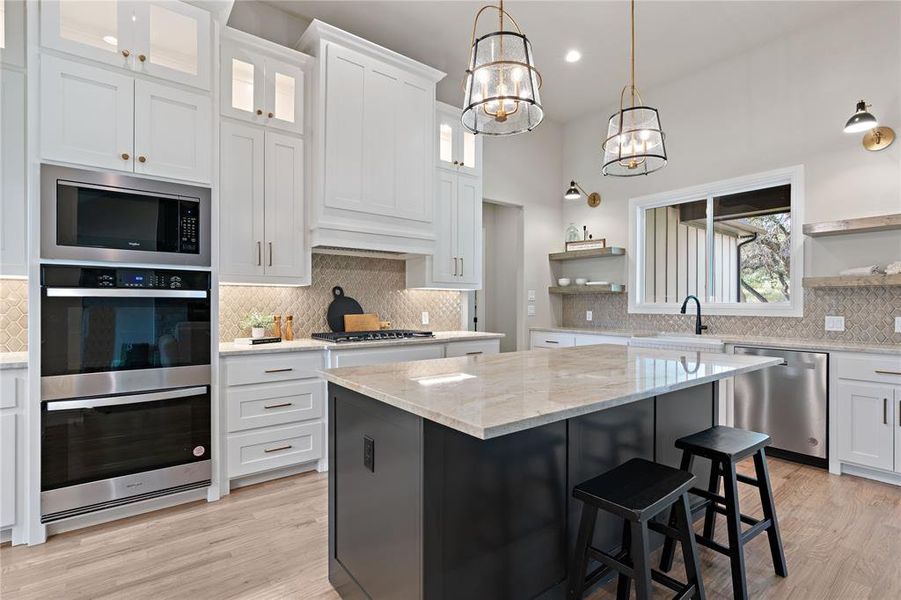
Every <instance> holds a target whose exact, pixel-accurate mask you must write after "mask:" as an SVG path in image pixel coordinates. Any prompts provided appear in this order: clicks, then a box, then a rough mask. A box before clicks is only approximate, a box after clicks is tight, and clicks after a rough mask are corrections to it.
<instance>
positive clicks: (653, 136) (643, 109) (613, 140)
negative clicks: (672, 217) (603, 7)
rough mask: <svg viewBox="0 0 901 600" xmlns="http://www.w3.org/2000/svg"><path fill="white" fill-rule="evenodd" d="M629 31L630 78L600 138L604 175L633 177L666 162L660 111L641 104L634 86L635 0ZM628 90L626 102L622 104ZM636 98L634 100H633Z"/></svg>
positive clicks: (658, 167) (640, 98)
mask: <svg viewBox="0 0 901 600" xmlns="http://www.w3.org/2000/svg"><path fill="white" fill-rule="evenodd" d="M631 23H632V34H631V40H632V43H631V45H630V50H629V56H630V68H631V74H630V82H629V85H627V86H625V87H624V88H623V90H622V92H620V95H619V111H617V112H616V113H615V114H614V115H613V116H611V117H610V121H609V123H608V124H607V139H605V140H604V143H603V148H604V167H603V169H602V172H603V173H604V175H613V176H616V177H634V176H635V175H647V174H649V173H652V172H654V171H656V170H658V169H660V168H662V167H663V166H664V165H666V146H665V145H664V143H663V138H664V135H663V130H662V129H661V128H660V115H659V114H658V112H657V109H656V108H653V107H651V106H646V105H644V100H643V99H642V97H641V94H640V93H639V92H638V88H637V87H635V0H632V2H631ZM627 92H628V93H629V96H630V103H629V106H628V107H626V105H625V98H626V93H627ZM636 98H637V100H638V103H637V104H636Z"/></svg>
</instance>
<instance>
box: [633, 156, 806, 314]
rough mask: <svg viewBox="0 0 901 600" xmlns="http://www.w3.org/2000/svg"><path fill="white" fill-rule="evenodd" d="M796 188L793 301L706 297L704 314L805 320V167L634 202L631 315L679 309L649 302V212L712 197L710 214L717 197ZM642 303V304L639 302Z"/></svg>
mask: <svg viewBox="0 0 901 600" xmlns="http://www.w3.org/2000/svg"><path fill="white" fill-rule="evenodd" d="M785 184H789V185H791V209H790V211H789V214H790V216H791V224H792V233H791V258H790V269H791V273H790V277H789V281H790V286H791V299H790V300H789V301H788V302H773V303H759V304H758V303H754V304H751V303H747V302H720V303H713V302H708V301H707V300H706V299H704V298H701V303H702V305H703V311H704V313H705V314H709V315H731V316H758V317H802V316H804V288H803V286H802V279H803V269H804V236H803V234H802V233H801V227H802V224H803V223H804V205H805V200H804V166H803V165H796V166H792V167H786V168H782V169H774V170H772V171H765V172H762V173H755V174H752V175H744V176H741V177H734V178H731V179H722V180H719V181H714V182H711V183H705V184H702V185H697V186H692V187H687V188H681V189H678V190H670V191H666V192H659V193H656V194H650V195H647V196H639V197H636V198H630V199H629V245H628V252H627V256H628V259H629V260H628V269H629V272H628V280H629V281H628V288H627V292H628V294H627V295H628V298H629V306H628V311H629V313H632V314H671V313H673V312H675V311H678V310H679V307H680V306H681V301H679V302H667V303H656V302H644V301H643V298H644V289H643V287H644V280H645V277H644V275H645V273H644V265H645V237H644V235H645V231H646V228H645V210H646V209H648V208H659V207H663V206H671V205H673V204H681V203H683V202H688V201H697V200H699V199H700V198H707V205H708V214H710V207H711V205H712V203H713V197H714V196H721V195H726V194H737V193H741V192H748V191H752V190H755V189H760V188H765V187H774V186H778V185H785ZM712 238H713V230H712V229H710V228H708V232H707V244H706V247H707V250H708V252H707V254H706V260H707V269H706V270H707V289H708V290H709V289H712V287H711V284H712V283H713V282H714V270H713V269H712V262H713V260H714V258H713V253H712V252H709V250H710V249H711V245H712ZM639 298H641V299H642V301H641V302H639V301H638V299H639Z"/></svg>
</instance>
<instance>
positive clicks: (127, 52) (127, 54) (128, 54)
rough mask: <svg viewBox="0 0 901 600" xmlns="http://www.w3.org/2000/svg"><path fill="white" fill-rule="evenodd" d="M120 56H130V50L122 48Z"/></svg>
mask: <svg viewBox="0 0 901 600" xmlns="http://www.w3.org/2000/svg"><path fill="white" fill-rule="evenodd" d="M122 56H124V57H125V58H128V57H129V56H131V52H129V51H128V50H123V51H122Z"/></svg>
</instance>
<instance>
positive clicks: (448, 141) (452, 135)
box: [436, 102, 482, 175]
mask: <svg viewBox="0 0 901 600" xmlns="http://www.w3.org/2000/svg"><path fill="white" fill-rule="evenodd" d="M437 104H438V111H437V119H436V122H437V126H438V166H439V167H443V168H446V169H453V170H456V171H460V172H462V173H467V174H469V175H478V174H480V173H481V170H482V165H481V163H482V141H481V140H479V139H478V138H477V137H476V136H475V135H474V134H472V133H470V132H469V131H467V130H466V128H464V127H463V124H462V123H461V122H460V109H458V108H454V107H453V106H450V105H449V104H444V103H441V102H438V103H437Z"/></svg>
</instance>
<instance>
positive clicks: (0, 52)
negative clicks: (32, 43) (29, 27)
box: [0, 0, 25, 68]
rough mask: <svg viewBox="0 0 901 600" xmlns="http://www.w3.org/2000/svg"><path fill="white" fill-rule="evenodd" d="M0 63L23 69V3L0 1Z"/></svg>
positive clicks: (17, 0) (12, 0) (20, 0)
mask: <svg viewBox="0 0 901 600" xmlns="http://www.w3.org/2000/svg"><path fill="white" fill-rule="evenodd" d="M0 63H2V64H5V65H14V66H17V67H23V68H24V67H25V3H24V2H22V0H0Z"/></svg>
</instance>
